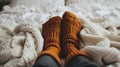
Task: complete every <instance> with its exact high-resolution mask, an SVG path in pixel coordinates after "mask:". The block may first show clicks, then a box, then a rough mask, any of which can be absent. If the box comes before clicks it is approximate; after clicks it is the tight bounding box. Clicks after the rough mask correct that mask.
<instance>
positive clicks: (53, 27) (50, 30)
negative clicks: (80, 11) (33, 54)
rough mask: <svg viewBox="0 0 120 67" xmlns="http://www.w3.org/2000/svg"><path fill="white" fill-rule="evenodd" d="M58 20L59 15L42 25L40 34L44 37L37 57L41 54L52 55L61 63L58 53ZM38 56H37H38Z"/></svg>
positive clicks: (59, 19)
mask: <svg viewBox="0 0 120 67" xmlns="http://www.w3.org/2000/svg"><path fill="white" fill-rule="evenodd" d="M60 21H61V18H60V17H59V16H56V17H52V18H50V19H49V20H48V21H47V22H46V23H44V24H43V26H42V35H43V38H44V46H43V51H42V52H40V53H39V57H40V56H43V55H50V56H52V57H53V58H54V59H55V60H56V61H57V62H58V64H61V60H60V58H59V54H60V51H61V49H60ZM39 57H38V58H39Z"/></svg>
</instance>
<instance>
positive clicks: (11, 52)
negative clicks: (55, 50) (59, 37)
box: [0, 0, 120, 67]
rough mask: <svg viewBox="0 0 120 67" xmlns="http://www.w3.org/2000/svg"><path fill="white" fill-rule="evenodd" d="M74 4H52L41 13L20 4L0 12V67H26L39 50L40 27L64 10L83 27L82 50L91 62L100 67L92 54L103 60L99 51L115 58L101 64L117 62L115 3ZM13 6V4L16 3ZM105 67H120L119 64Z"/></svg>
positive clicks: (119, 41) (119, 40) (119, 28)
mask: <svg viewBox="0 0 120 67" xmlns="http://www.w3.org/2000/svg"><path fill="white" fill-rule="evenodd" d="M21 1H23V0H21ZM36 1H37V0H35V2H36ZM72 1H74V0H72ZM76 1H80V2H77V3H80V4H77V3H76V4H69V5H67V6H61V5H58V4H57V3H54V5H53V6H52V7H49V6H47V7H46V8H42V9H40V8H39V7H40V6H36V8H35V7H32V6H29V7H28V6H27V5H24V6H22V5H21V4H18V5H14V6H12V7H10V6H5V7H4V8H3V11H2V12H0V44H1V46H0V48H1V50H0V51H1V52H0V56H1V57H2V58H0V60H1V61H0V63H2V64H1V65H0V67H18V66H21V67H30V66H31V65H32V64H33V62H34V61H33V60H35V59H34V58H36V56H37V52H38V51H39V50H42V48H41V47H42V45H43V43H42V42H43V39H42V36H41V34H40V31H39V30H40V29H41V25H42V24H43V23H44V22H45V21H46V20H48V19H49V18H50V17H52V16H56V15H57V16H62V14H63V13H64V11H66V10H69V11H71V12H74V13H75V14H76V15H77V16H78V17H79V18H80V19H81V18H82V19H83V25H84V26H83V29H82V31H81V32H80V35H81V37H82V39H83V41H84V43H82V44H83V45H82V47H84V48H83V49H82V50H84V51H86V52H88V53H89V55H90V56H91V59H93V60H94V61H95V62H97V63H99V64H101V65H103V64H104V62H100V61H101V60H102V59H101V58H100V59H96V58H95V57H94V54H96V53H97V54H98V55H99V57H102V58H104V57H106V56H104V55H103V54H101V53H104V52H103V50H105V52H106V54H107V53H109V52H111V50H113V51H112V52H111V54H110V55H109V56H113V55H115V56H116V57H114V56H113V58H114V60H110V59H111V58H109V56H108V57H107V59H108V58H109V60H110V61H108V60H106V59H105V62H107V63H111V62H113V61H119V59H116V58H119V56H120V55H119V51H120V22H119V21H120V11H119V10H120V7H119V1H117V0H109V2H108V0H105V1H106V2H99V1H103V0H98V1H97V0H92V1H91V0H88V1H87V0H76ZM14 2H15V1H14ZM15 3H16V4H17V0H16V2H15ZM18 3H19V1H18ZM28 3H29V2H28ZM23 4H26V3H23ZM86 4H87V5H86ZM111 4H112V5H111ZM29 5H30V4H29ZM21 24H22V25H21ZM24 24H25V25H24ZM26 24H27V25H26ZM28 24H30V25H28ZM18 25H20V26H18ZM31 25H32V26H31ZM17 26H18V27H17ZM15 28H16V29H15ZM2 45H4V46H2ZM5 46H7V47H5ZM37 46H39V47H40V49H38V48H37ZM86 46H88V47H86ZM3 48H4V49H3ZM96 48H98V49H96ZM6 49H7V50H6ZM16 49H17V50H16ZM88 50H90V51H88ZM96 51H97V52H96ZM93 52H95V53H93ZM113 52H114V53H113ZM3 55H5V56H3ZM118 55H119V56H118ZM29 59H30V60H29ZM29 62H30V63H29ZM3 63H4V64H3ZM29 65H30V66H29ZM105 67H120V62H118V63H114V64H110V65H107V66H105Z"/></svg>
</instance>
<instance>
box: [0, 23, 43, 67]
mask: <svg viewBox="0 0 120 67" xmlns="http://www.w3.org/2000/svg"><path fill="white" fill-rule="evenodd" d="M0 28H1V30H0V33H1V35H0V60H1V61H0V64H3V65H4V66H3V67H18V66H21V67H31V66H32V65H33V63H34V61H35V59H36V57H37V54H38V52H40V51H41V50H42V44H41V43H40V41H42V39H41V36H40V31H39V30H38V29H36V28H35V27H33V26H31V25H28V24H21V25H18V26H16V27H15V29H14V30H13V31H9V30H7V28H6V27H4V26H3V25H1V26H0Z"/></svg>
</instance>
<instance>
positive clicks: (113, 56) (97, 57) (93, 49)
mask: <svg viewBox="0 0 120 67" xmlns="http://www.w3.org/2000/svg"><path fill="white" fill-rule="evenodd" d="M82 50H83V51H85V52H86V53H87V54H88V55H89V56H90V58H91V59H92V60H93V61H95V62H97V63H98V64H100V65H104V64H110V63H116V62H119V61H120V51H119V50H118V49H116V48H114V47H111V48H110V47H98V46H86V47H85V48H83V49H82Z"/></svg>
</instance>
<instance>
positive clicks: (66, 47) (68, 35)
mask: <svg viewBox="0 0 120 67" xmlns="http://www.w3.org/2000/svg"><path fill="white" fill-rule="evenodd" d="M61 27H62V31H61V32H62V33H61V34H62V35H61V39H62V41H61V43H62V47H63V52H64V54H65V55H66V62H68V61H69V60H70V59H71V58H73V57H74V56H77V55H83V56H86V53H85V52H83V51H79V50H78V48H77V47H79V46H78V41H79V40H78V34H79V31H80V29H81V27H82V23H81V21H80V20H79V19H78V18H77V17H76V16H75V15H74V14H73V13H71V12H68V11H66V12H65V13H64V14H63V17H62V22H61Z"/></svg>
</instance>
